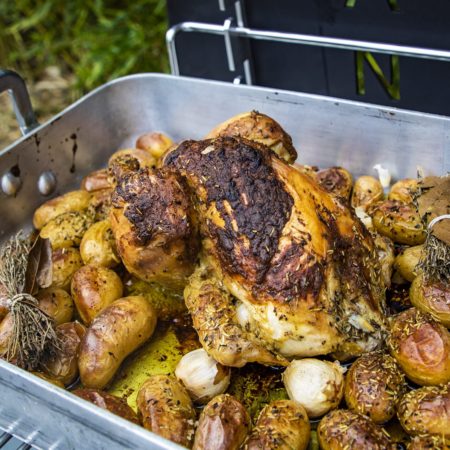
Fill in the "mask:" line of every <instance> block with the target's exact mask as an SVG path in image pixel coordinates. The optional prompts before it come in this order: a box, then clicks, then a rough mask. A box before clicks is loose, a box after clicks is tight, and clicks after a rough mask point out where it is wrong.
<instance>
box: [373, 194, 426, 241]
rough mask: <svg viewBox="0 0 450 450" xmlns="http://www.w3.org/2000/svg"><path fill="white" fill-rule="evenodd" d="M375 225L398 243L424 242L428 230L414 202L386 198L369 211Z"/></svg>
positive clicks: (379, 230) (384, 234)
mask: <svg viewBox="0 0 450 450" xmlns="http://www.w3.org/2000/svg"><path fill="white" fill-rule="evenodd" d="M369 213H370V215H371V217H372V222H373V226H374V227H375V229H376V230H377V231H378V233H380V234H382V235H383V236H387V237H388V238H390V239H392V240H393V241H394V242H396V243H398V244H407V245H419V244H423V242H424V241H425V237H426V231H425V228H424V226H423V223H422V221H421V219H420V215H419V213H418V211H417V209H416V207H415V206H414V205H413V204H410V203H409V204H405V203H400V202H398V201H393V200H386V201H384V202H381V203H378V204H376V205H375V206H373V207H372V208H371V209H370V211H369Z"/></svg>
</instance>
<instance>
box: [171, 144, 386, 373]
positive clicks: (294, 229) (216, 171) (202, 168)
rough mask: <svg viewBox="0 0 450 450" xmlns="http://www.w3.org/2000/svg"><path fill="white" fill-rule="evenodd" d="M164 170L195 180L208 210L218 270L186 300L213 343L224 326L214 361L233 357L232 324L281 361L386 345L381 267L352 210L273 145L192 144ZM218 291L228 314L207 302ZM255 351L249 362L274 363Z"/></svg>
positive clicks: (195, 283) (207, 234)
mask: <svg viewBox="0 0 450 450" xmlns="http://www.w3.org/2000/svg"><path fill="white" fill-rule="evenodd" d="M164 164H165V166H168V167H170V168H173V169H174V170H176V171H178V173H179V174H180V175H181V176H182V177H183V178H184V180H185V181H186V183H187V187H188V190H189V193H190V198H191V200H192V202H193V203H194V205H195V211H196V213H197V220H198V223H199V227H200V234H201V237H202V250H203V251H202V258H201V259H202V264H203V265H204V266H205V267H206V268H207V270H206V272H205V273H204V274H202V275H201V277H203V281H201V282H199V275H198V274H195V275H194V276H193V277H192V278H191V284H190V286H189V287H188V288H187V289H186V299H187V303H188V308H189V309H190V311H191V313H192V315H194V317H195V322H194V326H195V327H196V328H197V331H198V332H199V334H200V335H201V336H202V335H204V334H205V333H206V332H207V329H209V328H214V327H216V329H215V332H214V333H210V335H209V336H208V343H207V344H206V345H205V349H206V350H207V351H208V352H209V353H210V354H211V356H213V357H214V358H215V359H216V360H217V361H219V362H221V363H222V364H224V365H227V364H228V365H230V361H231V360H232V359H233V358H230V351H232V350H230V349H225V350H222V349H223V348H224V347H225V346H226V345H228V344H229V340H227V343H226V344H225V343H224V342H222V341H221V340H222V339H226V337H224V336H226V334H225V333H224V332H223V331H225V329H226V328H223V329H222V330H221V332H219V331H218V329H220V327H221V326H224V325H223V324H229V323H233V324H236V323H238V324H239V325H240V328H241V329H242V330H245V336H246V338H245V339H246V341H247V340H248V341H253V342H254V344H255V345H258V346H259V347H260V346H261V345H262V346H263V347H264V348H265V349H266V350H267V351H269V352H270V353H271V354H275V355H277V356H278V357H279V358H280V359H281V358H283V357H304V356H314V355H321V354H327V353H331V352H333V353H334V354H335V355H336V357H338V358H340V359H346V358H348V357H351V356H357V355H360V354H361V353H362V352H364V351H369V350H373V349H375V348H377V347H378V345H379V344H380V343H381V341H382V335H383V329H384V323H383V310H384V284H383V280H382V277H381V270H380V264H379V261H378V257H377V254H376V248H375V245H374V242H373V239H372V237H371V236H370V234H369V233H368V232H367V231H366V230H365V228H364V227H363V226H362V225H361V223H360V222H359V221H358V220H357V219H356V217H355V216H354V215H353V213H352V212H351V211H350V209H349V208H347V207H346V206H344V205H342V204H341V202H339V201H338V200H336V199H334V197H333V196H332V195H330V194H329V193H328V192H326V191H325V190H324V189H323V188H322V187H320V186H319V184H318V183H317V182H316V181H314V180H313V179H312V178H311V177H308V176H306V175H304V174H302V173H300V172H299V171H297V170H296V169H295V168H293V167H291V166H289V165H288V164H286V163H285V162H284V161H282V160H281V159H279V158H278V157H277V156H276V155H275V154H274V153H273V152H271V151H270V150H269V149H268V148H267V147H264V146H263V145H261V144H258V143H256V142H253V141H249V140H246V139H242V138H241V139H236V138H229V137H225V138H218V139H212V140H205V141H185V142H183V143H181V144H180V145H179V146H178V147H177V148H176V149H175V150H174V151H171V152H170V153H169V154H167V155H166V156H165V158H164ZM208 274H210V275H208ZM208 277H210V278H211V282H210V283H209V282H205V280H206V279H207V278H208ZM214 278H215V279H216V280H215V281H214V280H213V279H214ZM218 284H219V285H220V289H218V290H219V291H222V294H220V295H222V298H221V300H214V301H217V304H218V307H217V308H219V309H218V310H216V309H215V308H212V307H210V305H208V307H204V306H202V305H204V304H205V302H206V300H205V295H203V293H204V290H205V289H206V290H208V289H211V286H216V287H217V285H218ZM208 295H209V296H210V298H211V299H212V298H216V297H215V296H216V292H215V293H214V294H208ZM206 297H207V296H206ZM211 302H213V300H211ZM225 304H228V305H229V307H224V306H223V305H225ZM219 311H220V314H218V312H219ZM226 326H228V325H226ZM202 340H203V342H205V340H204V338H202ZM214 340H216V341H214ZM246 341H243V342H245V343H243V345H242V347H241V346H239V345H236V350H235V352H236V354H237V356H236V358H235V363H234V364H236V365H242V363H243V362H244V363H245V361H242V359H244V360H245V359H246V358H247V356H246V352H245V351H242V350H243V348H247V342H246ZM223 355H226V357H224V359H222V356H223ZM249 355H251V356H249V357H248V358H249V359H247V361H259V362H262V363H266V364H267V363H268V361H267V359H266V357H265V356H264V357H262V359H261V360H258V359H255V354H254V353H253V352H249ZM261 355H262V353H261Z"/></svg>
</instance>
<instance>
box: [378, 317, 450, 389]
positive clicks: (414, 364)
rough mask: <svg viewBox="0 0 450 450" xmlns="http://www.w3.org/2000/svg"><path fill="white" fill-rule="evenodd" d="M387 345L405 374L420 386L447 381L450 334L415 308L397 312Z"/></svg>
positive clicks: (449, 378)
mask: <svg viewBox="0 0 450 450" xmlns="http://www.w3.org/2000/svg"><path fill="white" fill-rule="evenodd" d="M387 344H388V348H389V351H390V352H391V355H392V356H393V357H394V358H395V359H396V360H397V362H398V363H399V364H400V366H401V368H402V369H403V371H404V372H405V374H406V376H407V377H408V378H409V379H410V380H412V381H414V383H417V384H419V385H422V386H427V385H435V384H442V383H447V382H448V381H450V358H449V354H450V333H449V331H448V330H447V329H446V328H444V327H443V326H442V325H441V324H440V323H438V322H436V321H435V320H434V319H433V318H432V317H431V316H430V315H428V314H424V313H422V312H421V311H419V310H418V309H416V308H410V309H407V310H406V311H403V312H402V313H400V314H398V315H397V316H396V317H395V318H394V319H393V321H392V323H391V329H390V334H389V336H388V339H387Z"/></svg>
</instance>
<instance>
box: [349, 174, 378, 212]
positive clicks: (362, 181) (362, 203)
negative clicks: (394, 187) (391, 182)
mask: <svg viewBox="0 0 450 450" xmlns="http://www.w3.org/2000/svg"><path fill="white" fill-rule="evenodd" d="M383 197H384V191H383V186H382V185H381V183H380V181H379V180H377V179H376V178H374V177H371V176H369V175H363V176H362V177H359V178H357V180H356V181H355V184H354V186H353V193H352V198H351V205H352V206H353V208H362V209H363V210H364V211H366V210H367V209H368V208H369V207H370V206H372V205H374V204H375V203H377V202H379V201H380V200H382V199H383Z"/></svg>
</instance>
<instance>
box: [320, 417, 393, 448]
mask: <svg viewBox="0 0 450 450" xmlns="http://www.w3.org/2000/svg"><path fill="white" fill-rule="evenodd" d="M317 435H318V437H319V445H320V448H321V449H322V450H361V449H370V450H395V449H396V448H397V446H396V445H395V444H394V443H393V442H392V441H391V438H390V437H389V435H388V434H387V432H386V431H385V430H384V429H383V428H381V427H380V426H379V425H377V424H375V423H374V422H372V421H371V420H370V419H369V418H368V417H366V416H363V415H361V414H356V413H354V412H352V411H348V410H346V409H335V410H334V411H331V412H329V413H328V414H327V415H326V416H325V417H324V418H323V419H322V420H321V421H320V423H319V426H318V428H317Z"/></svg>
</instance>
